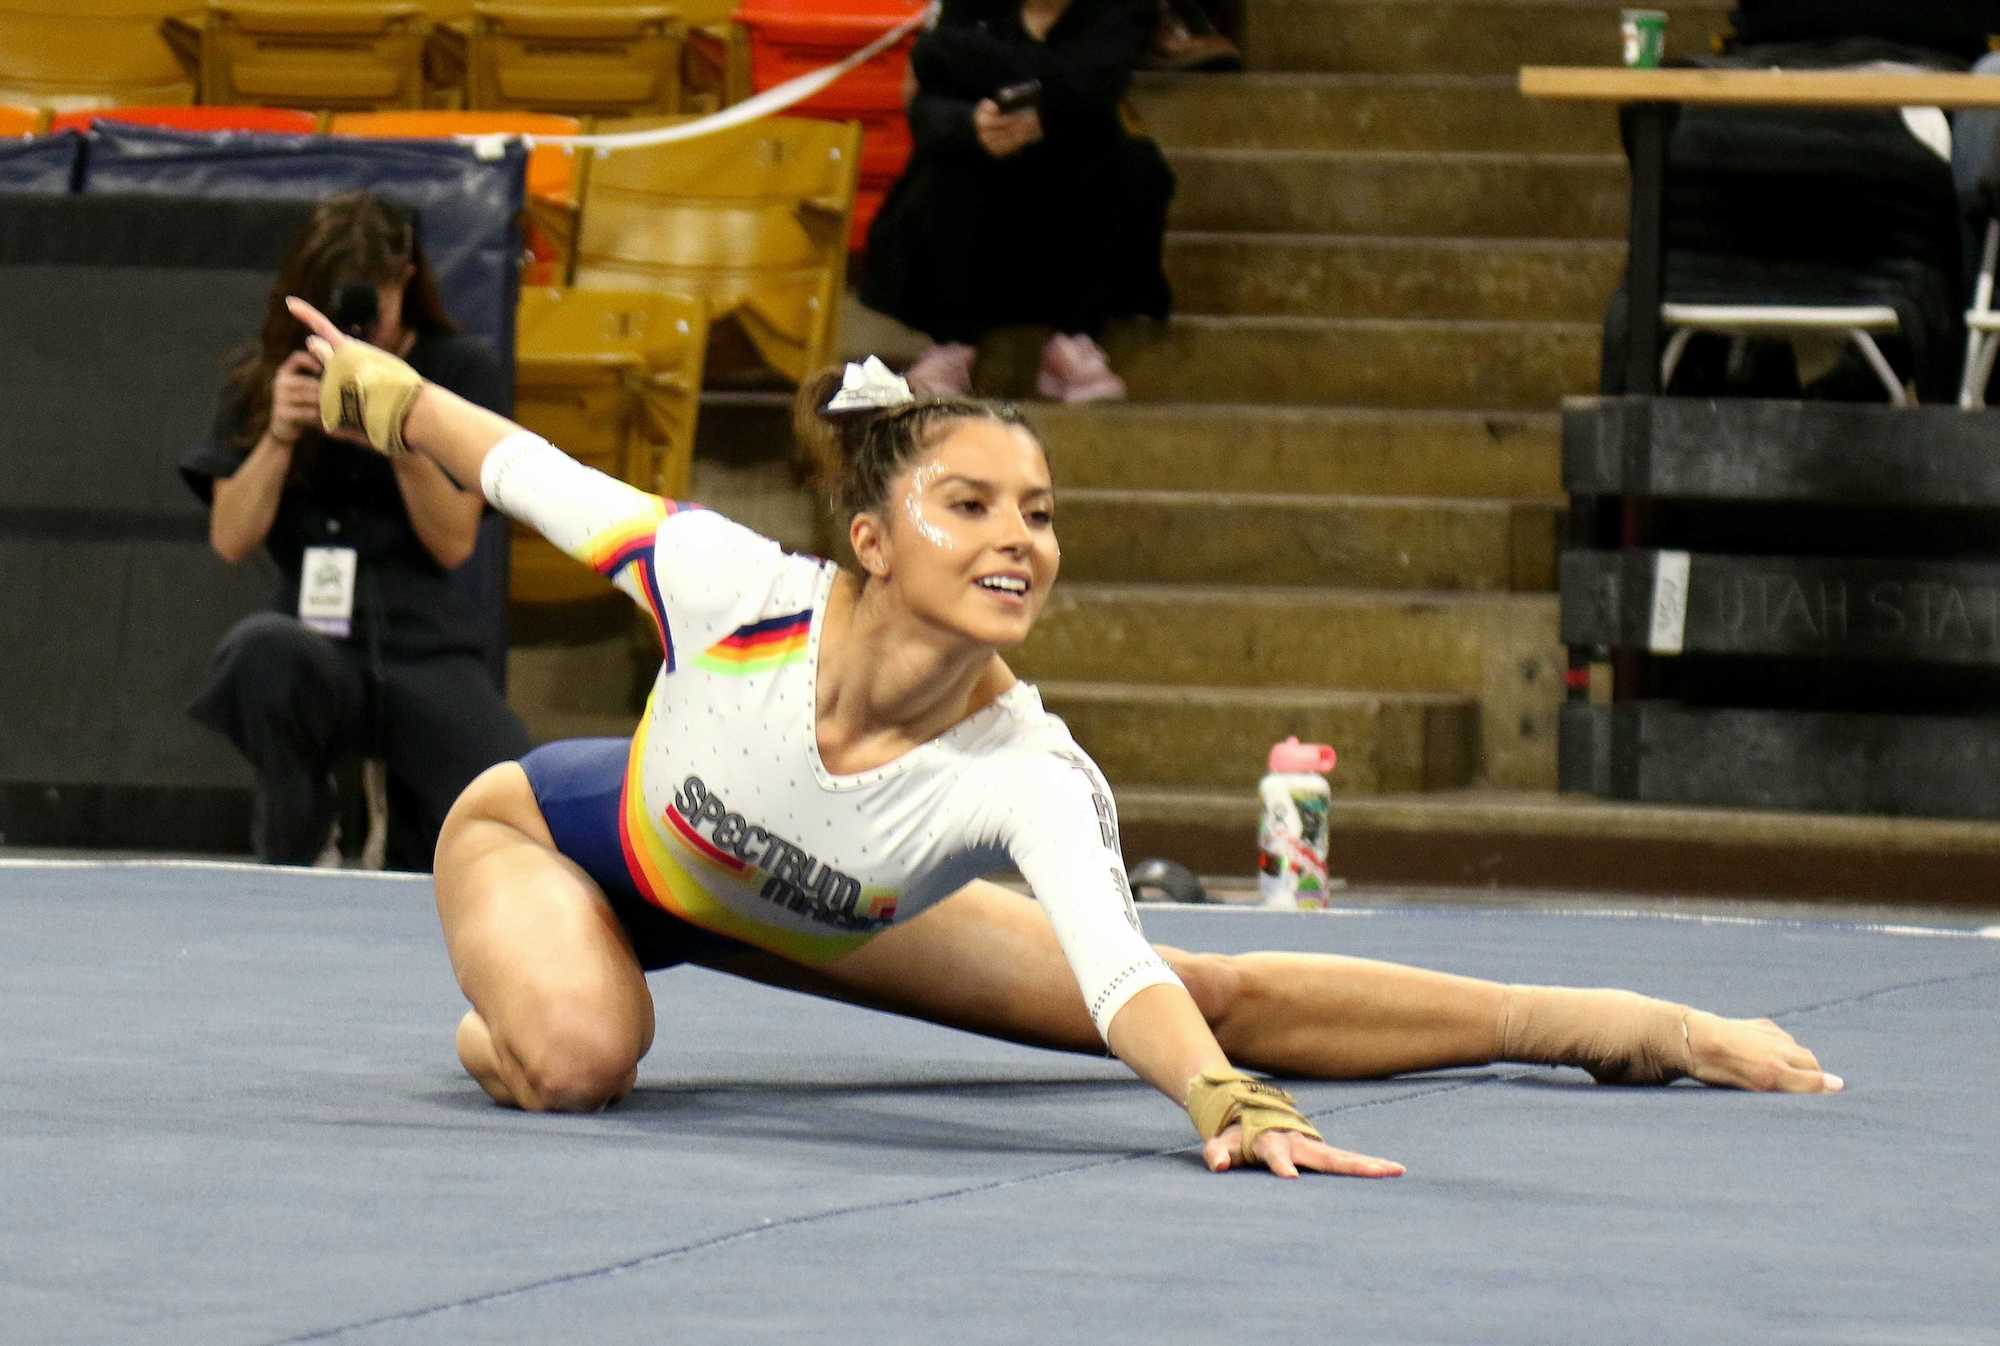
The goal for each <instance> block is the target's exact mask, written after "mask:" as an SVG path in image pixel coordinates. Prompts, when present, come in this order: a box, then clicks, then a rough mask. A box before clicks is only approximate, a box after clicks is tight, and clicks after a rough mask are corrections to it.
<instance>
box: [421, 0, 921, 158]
mask: <svg viewBox="0 0 2000 1346" xmlns="http://www.w3.org/2000/svg"><path fill="white" fill-rule="evenodd" d="M937 2H938V0H932V3H931V4H929V5H926V6H925V7H924V8H923V10H922V11H921V12H919V13H917V14H913V15H911V16H910V17H909V18H907V19H905V20H904V21H903V22H901V23H899V24H897V25H896V26H895V27H894V28H891V29H890V30H889V31H888V32H886V33H884V34H882V36H880V37H878V38H876V39H875V40H874V41H873V42H870V43H869V44H868V45H867V46H865V47H863V48H861V49H860V50H859V51H856V52H853V53H850V54H849V55H847V56H845V57H843V58H842V59H840V60H838V61H836V62H834V63H833V64H832V65H828V66H821V67H820V68H819V69H818V70H810V71H807V72H806V73H805V74H803V75H798V76H795V77H794V78H792V79H788V80H786V81H785V82H784V83H783V84H776V85H773V86H772V87H770V88H768V89H766V90H764V92H762V93H760V94H753V95H752V96H750V97H749V98H746V99H744V100H743V101H742V102H740V103H735V104H732V105H731V106H729V107H726V108H724V109H722V110H721V111H720V112H713V113H710V114H709V115H708V116H706V117H699V118H696V119H695V120H694V121H690V122H682V123H680V124H679V125H678V126H659V127H654V128H652V129H650V130H645V131H621V132H617V133H615V134H612V135H588V136H545V135H526V134H519V133H514V132H502V133H497V134H485V135H479V134H471V135H459V136H454V137H452V138H453V139H454V140H462V141H467V142H470V143H473V144H481V145H490V144H493V143H495V142H496V141H507V140H519V141H520V142H521V143H522V144H524V145H526V146H527V147H528V148H529V149H533V148H535V146H537V145H559V146H564V147H567V148H571V149H588V150H594V151H596V152H597V153H598V154H609V153H611V152H612V151H613V150H629V149H637V148H639V147H640V146H643V145H665V144H668V143H671V142H673V141H676V140H693V139H695V138H696V137H698V136H707V135H714V134H715V133H716V132H718V131H727V130H729V129H730V128H732V127H736V126H742V125H743V124H745V123H746V122H753V121H757V120H758V119H760V118H763V117H768V116H770V115H771V114H772V113H774V112H782V111H783V110H784V109H786V108H788V107H790V106H792V104H794V103H801V102H804V101H805V100H806V99H808V98H811V97H812V96H813V95H814V94H816V93H818V92H819V91H820V90H821V89H824V88H826V87H827V86H828V85H829V84H832V83H833V82H834V81H835V80H838V79H840V78H841V77H842V76H843V75H846V74H848V73H849V72H850V71H852V70H854V69H856V68H857V67H859V66H862V65H865V64H867V63H868V62H869V61H872V60H874V59H875V58H876V57H877V56H880V55H881V54H882V53H883V52H885V51H887V50H888V49H889V48H891V47H893V46H895V45H896V44H897V43H898V42H901V41H902V40H903V39H904V38H906V37H908V36H909V35H910V34H911V33H914V32H915V31H916V30H917V29H919V28H921V27H923V26H924V25H925V24H926V23H928V22H929V21H930V19H931V16H932V14H933V13H934V12H935V11H936V9H937Z"/></svg>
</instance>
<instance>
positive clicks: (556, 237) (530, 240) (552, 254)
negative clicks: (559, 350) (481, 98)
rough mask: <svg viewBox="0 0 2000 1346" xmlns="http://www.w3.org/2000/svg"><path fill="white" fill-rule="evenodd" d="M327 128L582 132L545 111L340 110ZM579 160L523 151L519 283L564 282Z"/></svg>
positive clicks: (557, 149) (423, 134)
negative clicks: (524, 212) (524, 221)
mask: <svg viewBox="0 0 2000 1346" xmlns="http://www.w3.org/2000/svg"><path fill="white" fill-rule="evenodd" d="M327 129H328V130H329V131H331V132H332V133H333V134H334V135H337V136H378V137H385V138H391V139H393V138H398V137H410V138H412V139H442V138H444V137H448V136H460V135H490V134H506V135H526V136H573V135H576V134H578V133H579V132H580V131H582V129H583V123H582V122H580V121H578V120H577V119H576V118H575V117H562V116H557V115H554V114H551V113H545V112H461V111H449V110H435V109H426V110H422V111H415V112H340V113H336V114H334V116H333V118H332V119H331V121H330V122H329V123H328V125H327ZM582 162H583V161H582V160H581V159H580V158H579V157H578V155H577V154H576V152H575V151H574V150H572V149H570V148H569V147H568V146H566V145H537V146H535V147H534V148H532V149H530V150H529V151H528V227H527V231H526V232H527V237H526V238H525V240H524V242H525V243H526V246H527V252H528V256H527V258H526V259H525V260H524V264H523V269H522V272H521V281H522V283H523V284H524V285H559V284H562V283H563V282H565V281H567V280H568V279H569V271H570V260H571V256H572V253H573V250H574V248H575V244H576V215H577V201H578V198H579V196H580V183H579V180H580V178H581V172H580V169H581V166H582Z"/></svg>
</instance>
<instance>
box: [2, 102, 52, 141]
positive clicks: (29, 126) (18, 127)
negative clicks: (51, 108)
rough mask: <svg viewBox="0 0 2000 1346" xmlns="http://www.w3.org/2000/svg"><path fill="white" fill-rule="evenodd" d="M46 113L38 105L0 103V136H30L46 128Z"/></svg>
mask: <svg viewBox="0 0 2000 1346" xmlns="http://www.w3.org/2000/svg"><path fill="white" fill-rule="evenodd" d="M48 115H49V114H48V113H47V112H45V111H43V110H42V109H41V108H38V107H13V106H11V105H7V104H0V136H31V135H36V134H38V133H39V132H41V131H43V130H46V129H47V127H46V121H47V118H48Z"/></svg>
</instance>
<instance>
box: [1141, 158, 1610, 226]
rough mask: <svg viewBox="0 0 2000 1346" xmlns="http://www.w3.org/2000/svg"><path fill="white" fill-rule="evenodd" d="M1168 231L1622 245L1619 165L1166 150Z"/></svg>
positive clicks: (1571, 160)
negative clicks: (1171, 184) (1170, 193)
mask: <svg viewBox="0 0 2000 1346" xmlns="http://www.w3.org/2000/svg"><path fill="white" fill-rule="evenodd" d="M1167 160H1168V162H1169V163H1171V164H1172V165H1173V169H1174V173H1175V175H1176V177H1177V178H1178V181H1179V185H1178V188H1177V189H1176V191H1175V193H1174V201H1173V206H1172V208H1171V209H1170V211H1169V213H1168V221H1169V227H1170V228H1173V229H1177V230H1179V229H1194V230H1229V231H1248V232H1255V233H1277V234H1393V235H1408V236H1422V237H1429V238H1597V239H1622V238H1624V236H1625V217H1626V213H1627V195H1628V190H1629V189H1628V187H1627V183H1626V173H1625V160H1624V157H1623V156H1622V155H1618V154H1467V153H1460V152H1438V153H1430V154H1422V153H1411V152H1392V153H1380V152H1374V151H1356V150H1246V149H1197V150H1171V151H1169V152H1168V154H1167Z"/></svg>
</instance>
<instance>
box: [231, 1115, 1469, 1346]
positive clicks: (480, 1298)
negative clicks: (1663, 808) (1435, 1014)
mask: <svg viewBox="0 0 2000 1346" xmlns="http://www.w3.org/2000/svg"><path fill="white" fill-rule="evenodd" d="M1490 1083H1493V1079H1492V1078H1490V1077H1489V1078H1481V1079H1476V1080H1465V1081H1453V1082H1452V1083H1450V1084H1445V1085H1440V1086H1438V1087H1437V1088H1433V1089H1418V1090H1413V1091H1411V1092H1409V1093H1402V1094H1398V1095H1396V1097H1394V1098H1375V1099H1364V1100H1361V1101H1359V1102H1355V1103H1349V1104H1343V1105H1341V1106H1338V1107H1332V1108H1326V1109H1323V1110H1320V1111H1317V1112H1314V1113H1310V1114H1308V1115H1309V1116H1314V1117H1327V1116H1333V1115H1334V1114H1336V1113H1342V1112H1355V1111H1358V1110H1360V1109H1362V1108H1379V1107H1386V1106H1388V1105H1389V1104H1391V1103H1401V1102H1407V1101H1410V1100H1413V1099H1420V1098H1428V1097H1431V1096H1433V1095H1436V1094H1447V1093H1456V1092H1458V1091H1459V1090H1462V1089H1476V1088H1479V1087H1480V1086H1482V1085H1486V1084H1490ZM1199 1148H1200V1142H1198V1141H1197V1142H1195V1143H1194V1144H1191V1145H1176V1146H1171V1147H1169V1148H1167V1149H1161V1150H1129V1151H1127V1152H1125V1153H1123V1154H1119V1155H1113V1156H1111V1157H1109V1158H1105V1159H1092V1160H1090V1161H1089V1162H1087V1163H1081V1164H1068V1165H1065V1166H1063V1167H1062V1168H1053V1169H1049V1170H1047V1171H1046V1172H1042V1173H1030V1174H1025V1175H1023V1176H1020V1177H1012V1178H999V1179H995V1180H994V1181H992V1182H982V1183H974V1184H973V1185H971V1186H968V1187H954V1188H951V1189H949V1190H946V1191H941V1192H928V1193H925V1194H923V1195H920V1196H907V1197H898V1198H896V1199H895V1200H893V1201H864V1202H860V1203H858V1204H855V1205H851V1206H842V1207H840V1208H838V1209H836V1210H824V1211H815V1212H813V1213H812V1214H809V1215H797V1216H792V1217H790V1218H787V1219H783V1220H768V1221H765V1222H764V1223H761V1224H757V1225H752V1226H750V1227H747V1228H743V1229H733V1230H730V1231H728V1232H726V1233H721V1234H713V1235H710V1236H709V1237H707V1238H701V1239H696V1240H694V1241H693V1242H692V1243H683V1244H678V1245H676V1246H674V1247H671V1248H660V1249H657V1250H655V1251H653V1252H649V1253H643V1254H641V1255H639V1256H637V1257H628V1258H625V1259H623V1260H622V1261H618V1262H610V1263H606V1264H605V1265H603V1266H599V1267H587V1268H584V1269H583V1270H579V1271H566V1272H564V1273H562V1274H561V1275H558V1276H545V1277H542V1278H541V1279H539V1280H533V1281H528V1282H525V1283H524V1284H521V1285H511V1286H507V1287H505V1288H503V1289H498V1290H486V1291H482V1292H480V1293H478V1294H474V1295H467V1296H465V1297H464V1298H461V1299H454V1300H449V1301H446V1302H445V1303H441V1304H429V1305H425V1306H424V1307H422V1308H416V1309H406V1310H404V1311H403V1312H401V1313H385V1314H383V1315H381V1316H380V1317H376V1318H364V1319H361V1320H359V1321H357V1322H351V1323H340V1324H337V1325H335V1326H333V1327H323V1328H316V1329H314V1330H312V1331H310V1332H302V1333H299V1334H298V1335H296V1336H290V1337H281V1338H279V1339H277V1340H275V1341H273V1342H270V1343H268V1346H301V1343H304V1342H311V1341H331V1340H333V1339H335V1338H338V1337H341V1336H345V1335H346V1334H348V1333H350V1332H365V1331H368V1330H369V1329H371V1328H379V1327H387V1326H389V1325H390V1324H392V1323H410V1322H417V1321H419V1320H422V1319H425V1318H432V1317H436V1316H437V1315H439V1314H444V1313H450V1312H453V1311H455V1310H458V1309H472V1308H483V1307H485V1306H486V1305H488V1304H496V1303H499V1302H502V1301H504V1300H509V1299H517V1298H519V1297H521V1296H523V1295H530V1294H534V1293H536V1292H537V1291H540V1290H549V1289H554V1288H556V1287H558V1286H565V1285H578V1284H582V1283H584V1282H587V1281H594V1280H599V1279H602V1278H606V1277H610V1276H616V1275H620V1274H622V1273H624V1272H628V1271H637V1270H639V1269H641V1268H644V1267H651V1266H659V1265H662V1264H664V1263H667V1262H672V1261H675V1260H677V1259H679V1258H682V1257H687V1256H690V1255H692V1254H694V1253H700V1252H706V1251H708V1250H709V1249H711V1248H720V1247H725V1246H727V1245H729V1244H732V1243H741V1242H744V1241H746V1240H748V1239H753V1238H756V1237H758V1236H759V1235H763V1234H775V1233H779V1232H782V1231H786V1230H793V1229H800V1228H804V1227H807V1226H810V1225H816V1224H821V1223H824V1222H826V1221H828V1220H834V1219H839V1218H841V1217H843V1216H848V1215H868V1214H872V1213H874V1212H877V1211H888V1210H901V1209H903V1208H905V1207H909V1206H923V1205H928V1204H930V1203H932V1202H939V1201H951V1200H955V1199H957V1198H959V1197H966V1196H979V1195H982V1194H984V1193H987V1192H996V1191H1001V1190H1004V1189H1006V1188H1009V1187H1023V1186H1026V1185H1028V1184H1029V1183H1037V1182H1048V1181H1050V1180H1052V1179H1056V1178H1066V1177H1068V1176H1070V1175H1071V1174H1075V1173H1085V1172H1089V1171H1090V1170H1092V1169H1098V1168H1109V1167H1111V1166H1112V1165H1114V1164H1127V1163H1131V1162H1133V1161H1135V1160H1143V1159H1163V1158H1166V1157H1168V1156H1170V1155H1177V1154H1185V1153H1187V1152H1188V1151H1190V1150H1195V1149H1199Z"/></svg>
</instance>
